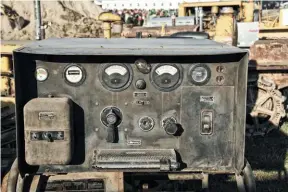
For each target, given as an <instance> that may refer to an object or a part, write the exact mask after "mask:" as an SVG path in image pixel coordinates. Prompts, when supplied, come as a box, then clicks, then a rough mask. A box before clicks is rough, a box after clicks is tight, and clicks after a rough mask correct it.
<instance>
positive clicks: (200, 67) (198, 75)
mask: <svg viewBox="0 0 288 192" xmlns="http://www.w3.org/2000/svg"><path fill="white" fill-rule="evenodd" d="M210 77H211V71H210V68H209V67H208V66H207V65H204V64H197V65H194V66H192V67H191V68H190V70H189V72H188V78H189V79H190V81H191V82H192V83H193V84H195V85H204V84H206V83H207V82H208V81H209V79H210Z"/></svg>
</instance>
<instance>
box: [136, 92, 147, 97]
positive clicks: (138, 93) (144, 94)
mask: <svg viewBox="0 0 288 192" xmlns="http://www.w3.org/2000/svg"><path fill="white" fill-rule="evenodd" d="M133 96H134V97H135V98H143V97H147V96H148V93H147V92H134V93H133Z"/></svg>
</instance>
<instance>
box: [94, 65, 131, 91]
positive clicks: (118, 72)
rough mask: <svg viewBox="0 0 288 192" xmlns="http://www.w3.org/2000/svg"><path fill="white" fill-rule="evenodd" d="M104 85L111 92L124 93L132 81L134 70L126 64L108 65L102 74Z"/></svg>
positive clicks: (101, 78)
mask: <svg viewBox="0 0 288 192" xmlns="http://www.w3.org/2000/svg"><path fill="white" fill-rule="evenodd" d="M99 77H100V81H101V83H102V85H103V86H104V87H105V88H106V89H108V90H111V91H122V90H124V89H126V88H127V87H128V86H129V85H130V83H131V81H132V69H131V67H130V66H129V65H125V64H106V65H104V67H103V68H102V70H101V72H100V75H99Z"/></svg>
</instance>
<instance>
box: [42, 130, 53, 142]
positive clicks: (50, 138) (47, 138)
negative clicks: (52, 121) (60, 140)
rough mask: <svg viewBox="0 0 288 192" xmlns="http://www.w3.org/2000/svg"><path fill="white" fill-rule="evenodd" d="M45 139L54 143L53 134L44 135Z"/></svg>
mask: <svg viewBox="0 0 288 192" xmlns="http://www.w3.org/2000/svg"><path fill="white" fill-rule="evenodd" d="M43 138H44V139H46V140H47V141H48V142H53V137H52V133H49V132H47V133H44V134H43Z"/></svg>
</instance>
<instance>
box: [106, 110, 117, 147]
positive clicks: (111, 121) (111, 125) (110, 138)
mask: <svg viewBox="0 0 288 192" xmlns="http://www.w3.org/2000/svg"><path fill="white" fill-rule="evenodd" d="M117 120H118V117H117V115H116V114H115V113H114V111H113V109H111V110H110V111H109V113H108V114H107V115H106V121H107V123H108V126H107V132H108V135H107V138H106V141H107V142H108V143H115V142H116V122H117Z"/></svg>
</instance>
